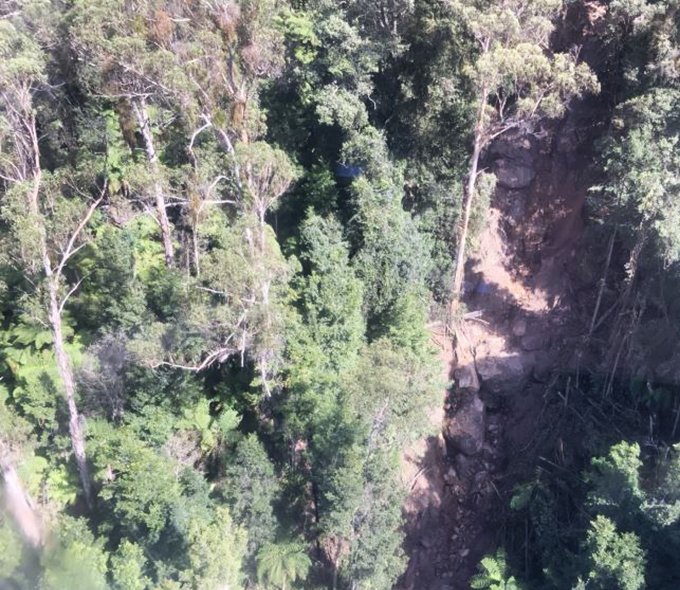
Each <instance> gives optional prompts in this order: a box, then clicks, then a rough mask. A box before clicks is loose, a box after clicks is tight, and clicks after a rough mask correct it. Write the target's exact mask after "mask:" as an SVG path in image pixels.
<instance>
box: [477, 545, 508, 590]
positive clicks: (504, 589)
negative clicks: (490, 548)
mask: <svg viewBox="0 0 680 590" xmlns="http://www.w3.org/2000/svg"><path fill="white" fill-rule="evenodd" d="M479 569H480V573H478V574H476V575H474V576H472V578H471V579H470V587H471V588H475V590H483V589H488V590H521V587H520V585H519V584H518V583H517V581H516V580H515V578H514V577H513V576H508V563H507V560H506V557H505V551H503V550H502V549H499V550H498V551H497V552H496V555H495V556H490V555H489V556H487V557H485V558H484V559H482V561H481V563H480V564H479Z"/></svg>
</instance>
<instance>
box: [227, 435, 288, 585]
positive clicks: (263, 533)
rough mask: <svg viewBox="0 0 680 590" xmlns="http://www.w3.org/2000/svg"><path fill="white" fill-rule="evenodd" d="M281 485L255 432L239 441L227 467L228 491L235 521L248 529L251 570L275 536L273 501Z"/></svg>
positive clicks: (228, 499) (248, 552)
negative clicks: (260, 553) (257, 555)
mask: <svg viewBox="0 0 680 590" xmlns="http://www.w3.org/2000/svg"><path fill="white" fill-rule="evenodd" d="M278 487H279V485H278V482H277V479H276V476H275V474H274V468H273V466H272V464H271V462H270V461H269V458H268V457H267V453H266V452H265V449H264V447H263V446H262V443H261V442H260V441H259V440H258V439H257V436H256V435H255V434H251V435H249V436H247V437H246V438H244V439H243V440H242V441H240V442H239V443H238V445H237V446H236V449H235V451H234V453H233V455H232V456H231V457H229V459H228V463H227V465H226V467H225V483H224V495H225V498H226V499H227V501H228V503H229V506H230V508H231V513H232V515H233V518H234V521H235V522H236V523H237V524H238V525H239V526H241V527H242V528H243V529H244V530H245V531H247V537H248V544H247V549H246V558H247V559H248V564H249V567H250V568H251V572H250V573H251V574H252V573H254V571H255V570H254V567H253V565H254V557H255V555H256V554H257V552H258V551H259V550H260V549H261V548H262V547H263V546H264V545H265V544H266V543H269V542H271V541H273V539H274V535H275V533H276V518H275V516H274V507H273V502H274V500H275V499H276V497H277V489H278Z"/></svg>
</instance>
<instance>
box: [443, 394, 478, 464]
mask: <svg viewBox="0 0 680 590" xmlns="http://www.w3.org/2000/svg"><path fill="white" fill-rule="evenodd" d="M484 433H485V425H484V402H482V400H481V399H479V396H478V395H477V394H476V393H474V394H469V395H467V396H464V399H463V401H462V403H461V404H460V406H459V408H458V410H457V412H456V414H455V415H454V416H453V418H451V420H449V422H448V423H447V424H446V426H445V429H444V438H445V440H446V448H447V451H448V453H449V455H450V456H455V455H457V454H459V453H462V454H463V455H467V456H468V457H472V456H474V455H476V454H478V453H479V452H480V451H481V450H482V445H483V444H484Z"/></svg>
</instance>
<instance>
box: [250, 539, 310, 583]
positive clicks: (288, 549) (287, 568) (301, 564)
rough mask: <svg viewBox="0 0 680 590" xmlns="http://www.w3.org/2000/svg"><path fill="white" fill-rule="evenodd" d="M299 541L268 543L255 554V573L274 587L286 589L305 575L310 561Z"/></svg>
mask: <svg viewBox="0 0 680 590" xmlns="http://www.w3.org/2000/svg"><path fill="white" fill-rule="evenodd" d="M305 549H306V548H305V546H304V545H303V544H301V543H297V542H292V541H287V542H281V543H269V544H267V545H265V546H264V547H262V549H261V550H260V551H259V552H258V554H257V575H258V577H259V578H260V580H263V581H264V580H266V581H267V582H269V583H270V584H272V585H273V586H274V587H276V588H280V589H281V590H286V589H287V588H290V587H291V586H290V585H291V584H292V583H294V582H295V581H296V580H298V579H299V578H303V579H304V577H305V576H306V575H307V572H308V571H309V568H310V567H311V565H312V561H311V560H310V559H309V556H308V555H307V553H306V552H305Z"/></svg>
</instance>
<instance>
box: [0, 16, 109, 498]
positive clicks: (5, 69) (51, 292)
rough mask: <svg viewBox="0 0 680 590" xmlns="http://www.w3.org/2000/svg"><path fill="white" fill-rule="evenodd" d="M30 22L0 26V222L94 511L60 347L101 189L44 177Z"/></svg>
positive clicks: (42, 65)
mask: <svg viewBox="0 0 680 590" xmlns="http://www.w3.org/2000/svg"><path fill="white" fill-rule="evenodd" d="M27 14H30V11H28V10H26V11H25V12H19V13H17V14H16V15H15V16H13V15H11V14H10V15H9V16H8V18H7V19H3V20H2V21H0V57H1V59H2V63H1V64H0V96H1V97H2V100H1V101H0V117H1V120H2V123H3V124H2V138H1V141H2V143H3V144H4V150H3V153H2V155H1V156H0V168H1V172H0V174H2V181H3V184H4V189H5V190H4V193H3V199H2V216H3V217H4V219H5V220H6V221H7V222H8V223H9V225H10V227H11V231H12V233H13V235H14V237H15V239H16V245H17V252H16V255H17V259H18V260H20V261H21V263H22V266H23V269H24V272H25V273H26V275H27V277H29V281H30V283H31V284H32V285H34V286H35V295H36V297H37V299H38V301H40V304H41V306H42V305H44V307H43V309H44V311H46V312H47V313H46V316H47V318H46V319H47V323H48V325H49V326H50V329H51V331H52V336H53V350H54V355H55V357H56V360H57V365H58V368H59V375H60V377H61V381H62V386H63V389H64V393H65V395H66V402H67V405H68V412H69V433H70V436H71V445H72V448H73V454H74V456H75V459H76V463H77V465H78V471H79V473H80V479H81V482H82V486H83V491H84V493H85V498H86V501H87V503H88V504H89V505H91V504H92V490H91V482H90V475H89V470H88V466H87V460H86V456H85V438H84V434H83V420H82V418H81V416H80V413H79V411H78V407H77V404H76V397H77V394H76V382H75V378H74V374H73V367H72V364H71V361H70V359H69V356H68V353H67V351H66V346H65V337H64V329H63V312H64V306H65V305H66V302H67V301H68V298H69V297H70V296H71V295H72V294H73V293H74V292H75V291H76V290H77V289H78V286H79V285H80V280H78V281H76V282H75V283H73V284H68V281H67V280H66V276H65V271H66V265H67V263H68V262H69V260H70V259H71V258H72V257H73V255H74V254H75V253H76V252H77V251H78V250H79V249H80V248H81V246H82V241H83V240H84V239H86V238H87V234H86V229H87V225H88V222H89V221H90V219H91V218H92V216H93V214H94V212H95V210H96V209H97V207H98V206H99V204H100V203H101V201H102V198H103V196H104V194H105V188H103V189H100V191H99V194H98V195H97V196H95V197H90V196H89V195H87V194H83V193H82V192H81V191H80V189H79V187H78V186H76V184H75V183H73V182H71V181H69V176H73V177H75V176H76V174H75V173H74V171H70V172H69V173H66V174H64V171H57V172H53V173H47V172H45V171H44V170H43V165H42V160H41V150H40V141H41V139H40V137H41V134H40V131H39V129H38V125H39V123H38V119H37V109H38V105H37V104H36V103H37V96H38V95H39V94H40V93H41V92H42V93H45V92H47V89H48V79H47V72H46V64H47V59H48V57H47V55H46V54H45V53H44V51H43V49H42V47H41V45H40V44H39V42H38V40H39V39H41V38H42V40H45V39H44V37H43V35H46V34H49V31H47V32H46V31H44V30H40V29H38V30H37V32H35V33H32V31H31V27H32V26H35V27H37V24H35V23H27V22H25V21H24V18H25V17H26V15H27ZM78 180H83V179H82V178H80V179H78ZM90 180H93V179H90ZM83 197H85V199H83ZM43 297H44V299H46V303H44V304H43ZM38 319H39V320H40V319H41V318H38Z"/></svg>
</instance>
